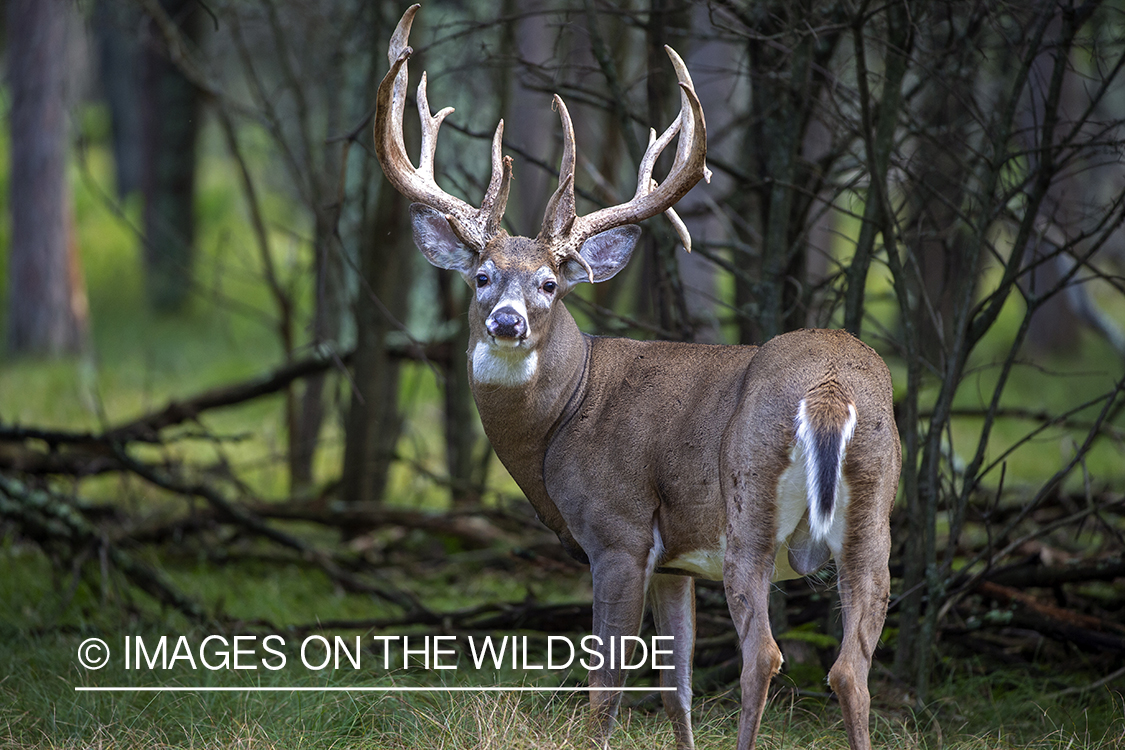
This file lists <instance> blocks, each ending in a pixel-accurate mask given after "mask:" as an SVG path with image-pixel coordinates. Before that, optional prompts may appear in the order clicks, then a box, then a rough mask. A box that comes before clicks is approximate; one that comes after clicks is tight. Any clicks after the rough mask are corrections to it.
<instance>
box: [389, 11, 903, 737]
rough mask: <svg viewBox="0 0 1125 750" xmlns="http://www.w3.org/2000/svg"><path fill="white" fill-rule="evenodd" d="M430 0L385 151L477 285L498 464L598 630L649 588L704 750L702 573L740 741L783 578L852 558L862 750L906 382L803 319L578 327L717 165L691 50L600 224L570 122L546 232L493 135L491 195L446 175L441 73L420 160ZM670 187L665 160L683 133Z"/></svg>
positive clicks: (394, 59)
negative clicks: (594, 332) (723, 606)
mask: <svg viewBox="0 0 1125 750" xmlns="http://www.w3.org/2000/svg"><path fill="white" fill-rule="evenodd" d="M416 11H417V6H414V7H412V8H411V9H409V10H408V11H407V13H406V14H405V15H404V16H403V20H402V21H401V22H400V23H399V28H398V29H397V30H396V32H395V35H394V37H392V40H391V47H390V53H389V59H390V61H391V65H392V67H391V71H390V72H389V73H388V74H387V77H386V78H385V79H384V80H383V83H382V84H381V86H380V89H379V100H378V105H377V109H376V118H375V132H376V153H377V154H378V156H379V160H380V162H381V163H382V164H383V168H384V172H385V174H386V175H387V177H388V179H390V180H391V182H392V183H393V184H394V185H395V186H396V188H398V189H399V190H400V191H402V192H403V193H405V194H406V195H407V196H409V197H411V198H412V199H414V200H415V201H416V202H415V203H414V204H413V205H412V206H411V216H412V225H413V229H414V240H415V244H417V246H418V248H419V250H421V251H422V253H423V254H424V255H425V256H426V258H427V259H428V260H429V261H430V262H431V263H433V264H434V265H437V266H439V267H441V268H445V269H449V270H452V271H456V272H458V273H460V274H461V276H462V277H463V278H464V279H465V281H466V282H467V283H468V284H469V285H470V287H472V288H473V289H474V296H473V300H472V303H471V304H470V308H469V323H470V339H469V350H468V358H469V376H470V381H471V384H472V390H473V396H474V398H475V400H476V403H477V408H478V410H479V412H480V415H481V420H482V422H483V424H484V428H485V432H486V433H487V435H488V438H489V440H490V441H491V442H492V445H493V447H494V449H495V451H496V454H497V456H499V458H500V460H501V461H502V462H503V463H504V465H505V467H507V469H508V471H509V472H510V473H511V474H512V476H513V478H514V479H515V480H516V482H517V483H518V484H519V486H520V488H521V489H522V490H523V491H524V493H525V494H526V495H527V497H528V499H529V500H530V501H531V503H532V505H533V506H534V507H535V509H536V511H537V513H538V515H539V517H540V518H541V519H542V521H543V522H544V523H545V524H546V525H547V526H548V527H549V528H551V529H552V530H553V531H554V532H555V533H556V534H558V536H559V539H560V541H561V542H562V543H563V545H564V547H565V548H566V549H567V550H568V551H569V552H570V553H571V554H572V555H574V556H575V557H577V558H578V559H580V560H583V561H588V562H589V564H590V569H591V573H592V577H593V588H594V611H593V630H594V633H593V634H594V635H596V636H598V637H599V638H600V639H601V641H600V642H601V643H602V644H603V648H604V650H603V656H604V657H606V661H607V663H610V660H609V659H608V656H609V653H608V652H609V643H610V640H611V639H619V636H622V635H636V634H637V633H638V631H639V629H640V626H641V619H642V616H643V614H644V609H645V606H646V600H647V601H648V602H650V603H651V606H652V609H653V614H654V621H655V623H656V627H657V630H658V632H659V633H660V634H661V635H671V636H673V638H674V640H673V646H672V649H671V650H672V655H671V663H670V664H668V665H667V666H670V667H672V668H671V669H665V670H661V682H662V684H663V685H665V686H667V687H672V688H675V690H674V691H667V692H663V693H662V695H663V697H664V705H665V709H666V710H667V712H668V714H669V716H670V718H671V719H672V723H673V731H674V732H675V736H676V744H677V746H678V747H679V748H691V747H693V740H692V730H691V713H690V709H691V667H692V651H693V649H694V621H695V611H694V610H695V600H694V579H693V576H698V577H704V578H711V579H721V580H722V581H723V585H724V588H725V590H726V595H727V601H728V605H729V608H730V611H731V616H732V618H733V620H734V623H735V626H736V628H737V630H738V635H739V641H740V645H741V651H742V658H743V668H742V678H741V687H742V714H741V717H740V720H739V736H738V747H739V748H743V749H745V748H750V747H752V746H753V745H754V743H755V739H756V736H757V732H758V728H759V724H760V720H761V712H762V709H763V707H764V704H765V699H766V693H767V689H768V686H769V681H770V679H771V678H772V676H773V675H774V674H775V673H776V672H777V671H778V669H779V668H780V665H781V652H780V650H779V649H778V646H777V643H776V642H775V641H774V639H773V636H772V634H771V632H770V628H769V616H768V595H769V587H770V582H771V580H773V579H774V578H775V577H781V576H793V575H804V574H808V573H811V572H813V571H815V570H816V569H818V568H819V567H821V566H822V565H824V564H825V563H826V562H827V561H828V559H829V557H833V558H835V560H836V562H837V565H838V568H839V588H840V598H841V605H842V609H843V613H844V638H843V641H842V644H841V650H840V655H839V658H838V659H837V661H836V663H835V665H834V666H833V668H832V670H831V671H830V673H829V683H830V684H831V686H832V688H833V690H835V692H836V694H837V695H838V697H839V699H840V702H841V705H842V708H843V713H844V722H845V727H846V729H847V732H848V739H849V744H850V745H851V747H852V748H853V750H862V749H863V748H868V747H870V742H869V737H868V735H869V731H868V726H867V723H868V713H869V707H870V698H869V694H868V689H867V673H868V670H869V668H870V664H871V658H872V654H873V652H874V649H875V645H876V643H877V641H878V638H879V635H880V632H881V630H882V625H883V619H884V615H885V613H886V605H887V597H888V593H889V588H890V576H889V572H888V569H887V561H888V556H889V553H890V530H889V514H890V509H891V505H892V503H893V501H894V495H895V491H896V488H897V484H898V475H899V469H900V466H901V456H900V452H899V451H900V449H899V442H898V434H897V431H896V428H895V423H894V414H893V410H892V391H891V379H890V374H889V372H888V371H887V368H886V366H885V365H884V364H883V362H882V360H881V359H880V358H879V356H878V355H877V354H876V353H875V352H874V351H873V350H871V349H870V348H869V347H867V346H866V345H864V344H862V343H861V342H859V341H858V340H857V339H855V338H853V337H852V336H850V335H849V334H847V333H843V332H839V331H814V330H802V331H795V332H792V333H788V334H784V335H782V336H778V337H777V338H774V339H773V340H771V341H769V342H767V343H766V344H764V345H763V346H761V347H754V346H711V345H702V344H687V343H671V342H655V341H632V340H629V339H620V338H598V337H593V336H588V335H586V334H583V333H582V332H581V331H580V330H579V328H578V326H577V324H576V323H575V321H574V318H573V317H572V316H571V315H570V313H569V312H568V311H567V309H566V307H565V305H564V304H563V303H562V299H563V298H564V297H565V296H566V294H567V293H568V292H569V291H571V290H572V289H573V288H574V287H575V286H576V285H577V284H579V283H585V282H593V281H603V280H606V279H609V278H611V277H613V276H614V275H615V274H616V273H617V272H618V271H620V270H621V269H622V268H623V267H624V266H625V265H626V263H627V262H628V260H629V257H630V255H631V253H632V250H633V247H634V244H635V242H636V240H637V237H638V236H639V234H640V230H639V228H638V227H637V226H636V225H635V222H637V221H640V220H642V219H645V218H648V217H650V216H654V215H655V214H657V213H661V212H665V213H666V214H668V215H669V218H670V219H672V220H673V223H674V224H675V225H676V226H677V229H678V230H679V231H680V234H681V238H682V239H683V240H684V242H685V246H689V243H690V238H689V237H688V236H687V233H686V230H685V229H684V228H683V225H682V223H681V222H679V220H678V217H676V216H675V214H674V212H672V210H671V206H672V204H674V203H675V202H676V201H677V200H678V199H679V197H681V196H682V195H683V194H684V193H685V192H687V190H688V189H690V188H691V187H692V185H694V184H695V183H696V182H698V181H699V180H700V179H701V178H704V177H706V176H707V175H708V172H707V170H706V166H705V161H704V157H705V154H706V136H705V133H706V130H705V124H704V121H703V112H702V109H701V108H700V106H699V102H698V99H697V98H696V97H695V93H694V89H693V87H692V85H691V79H690V76H689V75H688V73H687V70H686V68H685V67H684V66H683V63H682V61H681V60H679V57H678V56H677V55H676V54H675V53H674V52H672V51H671V50H670V49H669V50H668V51H669V56H670V57H671V59H672V62H673V64H674V65H675V67H676V70H677V75H678V76H679V78H680V86H681V100H682V110H681V116H680V118H679V120H678V121H677V122H675V123H673V125H672V126H670V127H669V128H668V130H666V131H665V133H664V134H663V135H662V136H660V138H657V137H656V134H655V132H654V133H653V134H652V135H651V137H650V145H649V150H648V151H647V152H646V154H645V156H644V158H643V159H642V164H641V167H640V170H639V175H638V187H637V193H636V195H635V196H634V198H633V199H632V200H631V201H629V202H628V203H626V204H623V205H622V206H616V207H612V208H607V209H602V210H600V211H596V212H594V213H592V214H589V215H586V216H581V217H580V216H577V215H576V213H575V210H574V183H573V178H574V166H575V159H574V144H573V140H574V137H573V129H572V126H571V124H570V119H569V115H568V114H567V112H566V108H565V106H564V105H563V104H562V102H561V100H559V99H558V97H556V99H555V104H556V107H557V108H558V109H559V112H560V116H561V118H562V123H563V131H564V136H565V139H564V151H563V164H562V168H561V169H560V175H561V176H560V183H559V189H558V191H556V193H555V195H554V196H553V197H552V198H551V201H550V202H549V204H548V208H547V212H546V215H545V217H544V221H543V227H542V229H541V230H540V233H539V235H538V236H537V237H535V238H527V237H513V236H509V235H508V233H507V232H506V231H504V230H503V229H502V228H500V220H501V217H502V215H503V209H504V203H505V201H506V199H507V192H508V184H509V180H510V175H511V172H510V170H511V162H510V159H505V158H502V157H501V153H500V141H501V135H502V132H503V123H502V122H501V123H500V126H498V128H497V133H496V137H495V138H494V140H493V175H492V180H491V182H490V185H489V189H488V193H487V194H486V196H485V199H484V201H483V202H482V205H481V207H480V208H479V209H474V208H472V207H471V206H468V205H467V204H465V203H464V202H463V201H461V200H460V199H458V198H455V197H453V196H450V195H448V194H446V193H444V192H443V191H442V190H441V189H440V188H439V187H438V186H437V184H436V182H434V179H433V151H434V146H435V143H436V136H437V128H438V126H439V125H440V123H441V120H442V119H443V118H444V117H445V116H446V115H447V114H448V113H449V110H442V111H441V112H439V113H438V114H437V115H430V112H429V106H428V104H427V102H426V94H425V78H424V77H423V81H422V84H420V85H419V90H418V102H419V111H420V116H421V118H422V125H423V154H422V159H421V165H420V166H419V167H418V168H415V167H414V166H413V165H412V164H411V162H410V160H409V159H408V158H407V157H406V155H405V150H404V146H403V144H402V135H401V124H402V123H401V120H402V106H403V103H404V101H405V83H406V59H407V58H408V57H409V54H410V50H409V48H408V47H406V39H407V36H408V34H409V28H410V22H411V20H412V18H413V15H414V13H415V12H416ZM677 134H678V136H679V146H678V148H677V153H676V159H675V162H674V164H673V166H672V169H671V171H670V172H669V175H668V177H667V178H666V179H665V181H664V182H663V183H659V184H658V183H656V181H655V180H653V179H652V177H651V171H652V166H653V163H655V161H656V158H657V156H658V155H659V154H660V151H661V150H662V149H663V148H664V147H666V146H667V145H668V144H669V143H670V142H671V140H672V138H673V137H674V136H676V135H677ZM620 663H621V662H620V660H618V661H617V662H616V664H615V665H614V666H612V667H608V668H603V669H598V670H591V671H590V675H589V679H590V686H591V688H593V690H592V691H591V729H592V735H593V739H594V740H595V741H596V742H597V743H599V744H602V745H604V744H605V743H606V741H607V740H608V737H609V733H610V730H611V728H612V724H613V718H614V714H615V712H616V709H617V705H618V703H619V701H620V696H621V693H620V691H618V690H615V688H619V687H620V686H621V682H622V675H621V671H620V667H619V665H620Z"/></svg>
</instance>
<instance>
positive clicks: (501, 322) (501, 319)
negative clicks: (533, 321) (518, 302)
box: [487, 307, 527, 339]
mask: <svg viewBox="0 0 1125 750" xmlns="http://www.w3.org/2000/svg"><path fill="white" fill-rule="evenodd" d="M487 325H488V332H489V334H491V335H492V336H495V337H496V338H501V339H522V338H523V337H524V336H526V335H527V321H526V320H524V319H523V316H522V315H520V314H519V313H518V312H516V311H515V309H513V308H511V307H502V308H500V309H499V310H496V311H495V312H493V313H492V315H490V316H489V317H488V324H487Z"/></svg>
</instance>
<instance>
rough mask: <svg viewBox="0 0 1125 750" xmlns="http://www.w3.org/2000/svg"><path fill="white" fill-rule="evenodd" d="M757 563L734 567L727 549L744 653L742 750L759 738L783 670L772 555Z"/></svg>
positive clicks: (731, 600) (730, 599) (729, 586)
mask: <svg viewBox="0 0 1125 750" xmlns="http://www.w3.org/2000/svg"><path fill="white" fill-rule="evenodd" d="M752 557H753V559H755V560H756V562H754V563H752V564H746V565H745V566H743V568H742V569H739V567H740V566H738V565H737V563H736V564H734V565H732V564H731V547H728V548H727V561H728V562H727V566H726V567H727V570H726V572H725V573H724V576H723V578H724V586H725V588H726V592H727V606H728V607H729V608H730V613H731V617H732V619H733V620H734V625H735V628H736V629H737V630H738V640H739V645H740V646H741V649H742V679H741V680H740V684H741V687H742V714H741V716H740V717H739V719H738V745H737V746H738V748H739V750H749V748H752V747H754V743H755V742H756V741H757V738H758V729H759V727H760V726H761V723H762V712H763V710H765V706H766V693H767V691H768V690H769V686H770V680H771V679H772V678H773V676H774V675H775V674H777V672H778V670H780V669H781V649H779V648H778V646H777V642H776V641H775V640H774V639H773V633H772V632H771V631H770V617H769V591H770V577H771V574H772V570H773V558H772V556H770V555H755V556H752Z"/></svg>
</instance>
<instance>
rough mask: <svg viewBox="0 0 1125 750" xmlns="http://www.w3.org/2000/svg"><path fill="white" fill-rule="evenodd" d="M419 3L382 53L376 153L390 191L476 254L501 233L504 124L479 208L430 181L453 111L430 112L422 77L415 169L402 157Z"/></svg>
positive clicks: (507, 176)
mask: <svg viewBox="0 0 1125 750" xmlns="http://www.w3.org/2000/svg"><path fill="white" fill-rule="evenodd" d="M420 7H421V6H420V5H417V4H415V5H412V6H410V7H409V8H407V9H406V12H405V13H403V15H402V19H401V20H399V22H398V26H397V27H396V28H395V32H394V34H393V35H392V36H391V41H390V45H389V47H388V49H387V59H388V61H389V62H390V64H391V69H390V70H389V71H388V72H387V75H386V76H385V77H384V78H383V81H382V82H381V83H380V84H379V91H378V95H377V98H376V101H375V125H374V131H375V155H376V156H377V157H378V159H379V163H380V164H381V165H382V166H383V173H384V174H385V175H386V176H387V179H388V180H390V182H391V184H392V185H394V187H395V189H396V190H398V191H399V192H400V193H402V194H403V195H405V196H406V197H407V198H409V199H411V200H412V201H415V202H416V203H422V204H425V205H427V206H430V207H431V208H435V209H437V210H439V211H441V212H442V213H444V214H445V215H446V219H448V221H449V224H450V226H451V227H452V228H453V231H454V232H455V233H456V235H457V237H458V238H459V239H460V240H461V241H462V242H463V243H465V244H466V245H467V246H470V247H472V248H474V249H476V250H478V251H479V250H482V249H484V246H485V244H486V243H487V242H488V240H489V238H490V237H491V236H492V235H493V234H495V233H496V232H498V231H499V230H500V221H501V219H502V218H503V216H504V208H505V206H506V204H507V201H508V190H509V184H510V180H511V175H512V160H511V159H510V158H506V157H503V156H502V155H501V145H500V144H501V139H502V137H503V133H504V123H503V122H501V123H500V124H499V125H498V126H497V128H496V135H495V137H494V138H493V143H492V177H491V179H490V180H489V186H488V192H487V193H486V195H485V197H484V201H483V202H482V204H481V207H480V208H479V209H477V208H473V207H472V206H470V205H469V204H468V203H466V202H465V201H463V200H461V199H460V198H458V197H456V196H453V195H450V194H449V193H447V192H445V191H444V190H442V189H441V188H440V187H439V186H438V184H437V180H436V179H435V177H434V154H435V152H436V151H437V136H438V130H439V129H440V128H441V123H442V121H443V120H445V118H446V117H447V116H448V115H449V114H450V113H452V112H453V108H452V107H446V108H444V109H442V110H441V111H439V112H438V113H437V114H434V115H431V114H430V106H429V101H428V98H427V95H426V74H425V73H423V74H422V80H421V81H420V82H419V84H418V97H417V98H418V117H419V119H420V120H421V123H422V149H421V153H420V155H419V159H418V162H419V163H418V167H417V168H415V167H414V165H413V163H412V162H411V161H410V157H409V156H408V155H407V153H406V144H405V142H404V140H403V135H402V119H403V111H404V110H405V108H406V85H407V78H408V73H407V60H409V58H410V55H411V54H412V53H413V50H411V48H410V47H409V46H408V44H407V43H408V41H409V38H410V27H411V25H412V24H413V22H414V16H415V14H416V13H417V12H418V9H419V8H420Z"/></svg>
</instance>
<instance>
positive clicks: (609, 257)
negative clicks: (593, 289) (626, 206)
mask: <svg viewBox="0 0 1125 750" xmlns="http://www.w3.org/2000/svg"><path fill="white" fill-rule="evenodd" d="M640 236H641V228H640V227H639V226H637V225H636V224H626V225H624V226H620V227H614V228H613V229H607V230H606V231H604V232H601V233H600V234H595V235H594V236H593V237H591V238H590V239H588V240H586V241H585V242H583V243H582V249H581V250H579V251H578V254H579V255H581V256H582V259H583V260H585V261H586V262H587V263H588V264H589V265H590V270H591V271H593V272H594V278H593V279H590V278H589V277H588V276H587V275H586V269H585V268H583V267H582V264H580V263H576V262H575V261H573V260H570V261H567V262H566V264H565V265H564V266H563V274H564V275H565V276H566V278H567V281H569V282H570V283H571V284H577V283H578V282H580V281H605V280H606V279H612V278H613V277H614V276H616V275H617V272H618V271H620V270H621V269H622V268H624V267H625V265H626V264H627V263H628V262H629V258H630V257H632V255H633V248H634V247H636V245H637V239H638V238H639V237H640Z"/></svg>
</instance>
